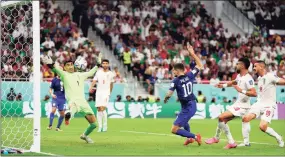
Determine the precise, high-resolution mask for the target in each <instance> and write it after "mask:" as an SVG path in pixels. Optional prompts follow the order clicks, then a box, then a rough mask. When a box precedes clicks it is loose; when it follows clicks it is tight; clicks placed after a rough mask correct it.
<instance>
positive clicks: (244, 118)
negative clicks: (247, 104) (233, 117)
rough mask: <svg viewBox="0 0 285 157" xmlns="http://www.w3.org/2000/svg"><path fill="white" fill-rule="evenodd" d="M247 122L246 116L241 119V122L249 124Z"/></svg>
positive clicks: (248, 119)
mask: <svg viewBox="0 0 285 157" xmlns="http://www.w3.org/2000/svg"><path fill="white" fill-rule="evenodd" d="M249 121H250V118H249V117H248V116H244V117H242V122H245V123H247V122H249Z"/></svg>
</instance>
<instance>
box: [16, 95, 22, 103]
mask: <svg viewBox="0 0 285 157" xmlns="http://www.w3.org/2000/svg"><path fill="white" fill-rule="evenodd" d="M16 101H22V93H19V94H18V95H17V97H16Z"/></svg>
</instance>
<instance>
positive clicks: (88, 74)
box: [81, 66, 98, 79]
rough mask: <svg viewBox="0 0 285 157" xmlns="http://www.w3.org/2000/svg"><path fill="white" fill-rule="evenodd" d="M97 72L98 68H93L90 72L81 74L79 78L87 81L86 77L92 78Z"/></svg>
mask: <svg viewBox="0 0 285 157" xmlns="http://www.w3.org/2000/svg"><path fill="white" fill-rule="evenodd" d="M97 70H98V67H97V66H95V67H94V68H92V69H91V70H90V71H88V72H84V73H81V77H83V78H84V79H87V78H88V77H91V76H93V75H94V74H95V73H96V71H97Z"/></svg>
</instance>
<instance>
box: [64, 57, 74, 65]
mask: <svg viewBox="0 0 285 157" xmlns="http://www.w3.org/2000/svg"><path fill="white" fill-rule="evenodd" d="M67 63H73V61H72V60H71V59H70V60H67V61H65V62H64V66H65V65H66V64H67Z"/></svg>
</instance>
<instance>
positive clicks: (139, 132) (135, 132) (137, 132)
mask: <svg viewBox="0 0 285 157" xmlns="http://www.w3.org/2000/svg"><path fill="white" fill-rule="evenodd" d="M120 132H125V133H133V134H148V135H158V136H173V137H180V136H177V135H171V134H161V133H154V132H141V131H129V130H122V131H120ZM203 139H208V138H205V137H204V138H203ZM220 140H221V141H228V140H227V139H220ZM236 142H239V143H241V142H243V141H236ZM250 143H254V144H261V145H277V144H271V143H260V142H250Z"/></svg>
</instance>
